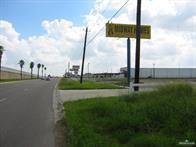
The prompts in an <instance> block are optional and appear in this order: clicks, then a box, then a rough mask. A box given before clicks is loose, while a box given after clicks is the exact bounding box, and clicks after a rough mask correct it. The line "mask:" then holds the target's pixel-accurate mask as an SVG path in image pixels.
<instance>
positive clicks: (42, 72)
mask: <svg viewBox="0 0 196 147" xmlns="http://www.w3.org/2000/svg"><path fill="white" fill-rule="evenodd" d="M41 66H42V78H43V70H44V65H43V64H42V65H41Z"/></svg>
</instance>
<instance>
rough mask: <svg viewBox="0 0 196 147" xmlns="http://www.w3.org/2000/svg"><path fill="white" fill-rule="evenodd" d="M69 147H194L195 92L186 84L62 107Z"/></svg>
mask: <svg viewBox="0 0 196 147" xmlns="http://www.w3.org/2000/svg"><path fill="white" fill-rule="evenodd" d="M64 110H65V116H64V118H63V120H62V122H63V124H64V125H66V126H67V127H68V140H69V146H70V147H78V146H80V147H92V146H96V147H108V146H112V147H132V146H134V147H144V146H149V147H159V146H160V147H165V146H167V147H174V146H178V145H179V144H178V143H179V142H183V141H185V140H186V139H187V140H189V141H191V142H195V143H196V91H195V90H194V89H193V88H192V87H191V86H190V85H188V84H178V85H167V86H164V87H160V88H158V90H156V91H152V92H140V93H133V94H131V95H128V96H120V97H110V98H105V99H100V98H96V99H87V100H79V101H75V102H66V103H64Z"/></svg>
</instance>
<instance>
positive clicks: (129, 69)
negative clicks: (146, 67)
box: [127, 38, 131, 85]
mask: <svg viewBox="0 0 196 147" xmlns="http://www.w3.org/2000/svg"><path fill="white" fill-rule="evenodd" d="M130 50H131V41H130V38H128V39H127V82H128V85H130V81H131V80H130V79H131V59H130V55H131V51H130Z"/></svg>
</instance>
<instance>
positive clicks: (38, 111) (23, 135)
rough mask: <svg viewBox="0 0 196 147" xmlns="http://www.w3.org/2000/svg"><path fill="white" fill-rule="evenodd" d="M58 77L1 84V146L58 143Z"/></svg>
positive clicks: (38, 146) (45, 146)
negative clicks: (56, 92)
mask: <svg viewBox="0 0 196 147" xmlns="http://www.w3.org/2000/svg"><path fill="white" fill-rule="evenodd" d="M56 83H57V79H52V80H51V81H44V80H28V81H22V82H16V83H10V84H8V83H6V84H0V147H54V146H55V141H54V110H53V91H54V87H55V85H56Z"/></svg>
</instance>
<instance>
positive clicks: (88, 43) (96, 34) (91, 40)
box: [87, 0, 130, 46]
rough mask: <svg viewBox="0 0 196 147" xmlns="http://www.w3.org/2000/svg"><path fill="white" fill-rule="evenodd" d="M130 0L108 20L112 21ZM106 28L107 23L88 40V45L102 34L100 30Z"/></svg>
mask: <svg viewBox="0 0 196 147" xmlns="http://www.w3.org/2000/svg"><path fill="white" fill-rule="evenodd" d="M129 1H130V0H127V1H126V2H125V3H124V4H123V5H122V6H121V7H120V8H119V9H118V11H116V13H114V15H112V17H111V18H110V19H109V20H108V21H107V22H110V21H111V20H112V19H113V18H114V17H115V16H116V15H117V14H118V13H119V12H120V11H121V9H122V8H123V7H124V6H125V5H126V4H127V3H128V2H129ZM104 28H105V25H104V26H103V27H102V28H101V29H100V30H99V31H98V32H97V33H96V34H95V35H94V36H93V37H92V38H91V39H90V40H89V41H88V43H87V46H88V45H89V44H90V43H91V42H92V41H93V40H94V39H95V38H96V37H97V36H98V35H99V34H100V32H101V31H102V30H103V29H104Z"/></svg>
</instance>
